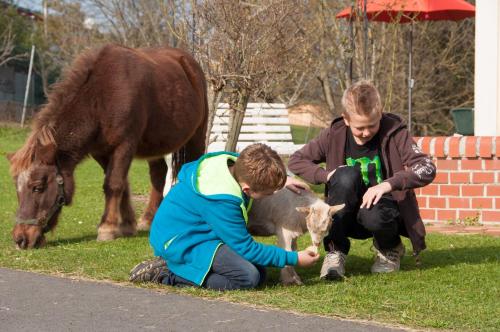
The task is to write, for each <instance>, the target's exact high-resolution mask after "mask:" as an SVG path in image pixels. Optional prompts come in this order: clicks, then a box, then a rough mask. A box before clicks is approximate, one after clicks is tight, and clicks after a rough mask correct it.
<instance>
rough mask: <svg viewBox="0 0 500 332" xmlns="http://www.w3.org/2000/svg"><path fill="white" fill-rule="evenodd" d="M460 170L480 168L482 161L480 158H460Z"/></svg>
mask: <svg viewBox="0 0 500 332" xmlns="http://www.w3.org/2000/svg"><path fill="white" fill-rule="evenodd" d="M460 169H461V170H468V169H470V170H482V169H483V161H482V160H481V159H462V161H461V163H460Z"/></svg>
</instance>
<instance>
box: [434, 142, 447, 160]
mask: <svg viewBox="0 0 500 332" xmlns="http://www.w3.org/2000/svg"><path fill="white" fill-rule="evenodd" d="M445 141H446V137H436V138H434V156H436V157H438V158H443V157H446V155H445V154H444V142H445Z"/></svg>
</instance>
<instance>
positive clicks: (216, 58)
mask: <svg viewBox="0 0 500 332" xmlns="http://www.w3.org/2000/svg"><path fill="white" fill-rule="evenodd" d="M303 9H304V7H303V6H302V2H300V1H285V0H270V1H265V2H264V1H231V0H213V1H207V2H205V3H203V4H201V7H200V11H199V13H200V15H201V17H202V20H203V22H204V26H206V27H210V30H208V31H209V33H208V34H207V35H206V38H207V39H205V40H204V41H203V46H204V47H205V48H206V50H207V52H206V54H207V55H210V58H209V61H211V62H213V63H214V64H215V65H214V66H211V68H212V69H213V71H212V72H213V74H214V76H215V77H218V78H219V81H221V82H223V83H222V86H223V87H224V91H225V92H226V93H227V95H228V102H229V105H230V109H231V114H230V126H229V127H230V128H229V134H228V141H227V143H226V150H228V151H234V150H235V149H236V143H237V140H238V136H239V132H240V128H241V125H242V122H243V118H244V115H245V111H246V106H247V103H248V101H249V99H250V98H260V99H263V100H270V98H272V97H273V95H274V89H275V87H277V86H279V85H280V84H281V82H283V81H284V80H285V79H286V78H287V77H289V72H290V71H291V68H293V67H294V66H295V65H296V64H299V63H302V61H303V60H304V59H303V57H302V56H301V54H302V53H301V52H300V47H299V46H300V45H301V42H302V41H303V40H305V34H304V31H303V30H302V28H301V26H302V20H303V15H302V12H303ZM207 59H208V58H207Z"/></svg>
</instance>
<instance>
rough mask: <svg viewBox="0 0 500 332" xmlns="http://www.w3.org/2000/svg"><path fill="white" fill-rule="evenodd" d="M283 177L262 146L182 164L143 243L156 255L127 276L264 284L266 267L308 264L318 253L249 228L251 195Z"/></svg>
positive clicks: (278, 184) (221, 286)
mask: <svg viewBox="0 0 500 332" xmlns="http://www.w3.org/2000/svg"><path fill="white" fill-rule="evenodd" d="M285 181H286V169H285V166H284V165H283V162H282V160H281V158H280V157H279V156H278V154H277V153H276V152H275V151H274V150H272V149H271V148H270V147H268V146H267V145H265V144H253V145H250V146H248V147H247V148H245V149H244V150H243V151H242V152H241V154H240V155H238V154H236V153H230V152H216V153H208V154H205V155H203V156H202V157H201V158H200V159H198V160H196V161H193V162H191V163H188V164H185V165H184V166H183V167H182V169H181V171H180V172H179V176H178V183H177V184H176V185H175V186H174V187H173V188H172V189H171V190H170V192H169V193H168V195H167V196H166V197H165V198H164V199H163V201H162V203H161V205H160V207H159V208H158V211H157V212H156V215H155V217H154V219H153V223H152V225H151V230H150V235H149V241H150V244H151V246H152V247H153V250H154V254H155V256H158V257H157V258H155V259H153V260H151V261H146V262H143V263H140V264H138V265H137V266H136V267H134V268H133V269H132V271H131V272H130V280H131V281H142V282H144V281H150V282H158V283H163V284H167V285H172V286H200V287H204V288H210V289H217V290H232V289H247V288H255V287H257V286H258V285H260V284H261V283H262V282H263V281H264V279H265V268H264V267H265V266H276V267H280V268H282V267H284V266H285V265H299V266H303V267H306V266H311V265H313V264H314V263H315V262H316V261H317V260H318V258H319V255H318V254H314V253H313V252H311V251H307V250H304V251H300V252H295V251H286V250H284V249H281V248H279V247H276V246H272V245H265V244H261V243H258V242H255V241H254V239H253V238H252V236H251V235H250V234H249V233H248V231H247V228H246V222H247V213H248V211H249V210H250V208H251V205H252V200H253V199H259V198H262V197H264V196H268V195H271V194H273V193H274V192H275V191H276V190H278V189H280V188H282V187H283V186H284V185H285Z"/></svg>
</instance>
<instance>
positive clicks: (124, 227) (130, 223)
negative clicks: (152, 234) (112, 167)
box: [92, 156, 137, 236]
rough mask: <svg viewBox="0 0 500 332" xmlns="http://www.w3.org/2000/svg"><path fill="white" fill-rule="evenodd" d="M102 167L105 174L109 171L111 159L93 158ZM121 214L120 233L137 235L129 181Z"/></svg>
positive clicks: (124, 193) (123, 198) (121, 206)
mask: <svg viewBox="0 0 500 332" xmlns="http://www.w3.org/2000/svg"><path fill="white" fill-rule="evenodd" d="M92 157H93V158H94V159H95V160H96V161H97V162H98V163H99V165H101V167H102V169H103V170H104V173H105V174H106V171H107V169H108V165H109V157H107V156H92ZM120 212H121V215H122V223H121V224H119V225H118V226H119V228H120V233H121V234H122V235H123V236H132V235H135V234H136V233H137V231H136V223H135V213H134V209H133V208H132V204H131V201H130V185H129V183H128V181H126V183H125V191H124V192H123V197H122V200H121V204H120Z"/></svg>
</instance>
